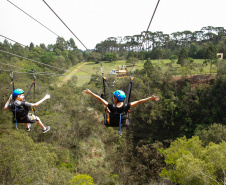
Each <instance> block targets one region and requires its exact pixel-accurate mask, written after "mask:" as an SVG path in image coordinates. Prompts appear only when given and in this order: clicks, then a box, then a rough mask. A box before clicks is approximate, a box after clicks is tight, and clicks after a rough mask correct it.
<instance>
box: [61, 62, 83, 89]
mask: <svg viewBox="0 0 226 185" xmlns="http://www.w3.org/2000/svg"><path fill="white" fill-rule="evenodd" d="M86 63H87V62H84V63H83V64H81V65H80V66H78V67H77V68H76V69H74V70H73V71H72V72H71V73H70V74H69V75H67V76H66V77H65V78H64V79H63V80H62V82H60V83H59V84H58V85H57V86H58V87H61V86H62V85H63V84H64V83H65V82H67V81H68V80H69V79H70V78H71V77H72V76H73V75H74V74H75V73H76V72H77V71H78V70H79V69H80V68H81V67H82V66H84V65H85V64H86Z"/></svg>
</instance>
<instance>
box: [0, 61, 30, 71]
mask: <svg viewBox="0 0 226 185" xmlns="http://www.w3.org/2000/svg"><path fill="white" fill-rule="evenodd" d="M0 64H3V65H7V66H10V67H15V68H18V69H23V70H26V71H33V70H30V69H24V68H22V67H17V66H14V65H10V64H6V63H3V62H0Z"/></svg>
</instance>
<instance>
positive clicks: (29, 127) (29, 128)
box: [26, 123, 31, 132]
mask: <svg viewBox="0 0 226 185" xmlns="http://www.w3.org/2000/svg"><path fill="white" fill-rule="evenodd" d="M27 126H28V127H27V128H26V130H27V132H30V131H31V124H30V123H28V124H27Z"/></svg>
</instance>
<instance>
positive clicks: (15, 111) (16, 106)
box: [15, 106, 18, 129]
mask: <svg viewBox="0 0 226 185" xmlns="http://www.w3.org/2000/svg"><path fill="white" fill-rule="evenodd" d="M16 110H18V108H17V106H15V120H16V129H18V127H17V119H16Z"/></svg>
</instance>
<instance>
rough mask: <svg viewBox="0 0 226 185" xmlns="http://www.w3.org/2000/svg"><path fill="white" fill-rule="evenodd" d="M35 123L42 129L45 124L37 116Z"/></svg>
mask: <svg viewBox="0 0 226 185" xmlns="http://www.w3.org/2000/svg"><path fill="white" fill-rule="evenodd" d="M37 118H38V117H37ZM37 124H38V125H39V126H40V127H41V128H42V130H45V126H44V125H43V123H42V122H41V120H40V119H39V118H38V119H37Z"/></svg>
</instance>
